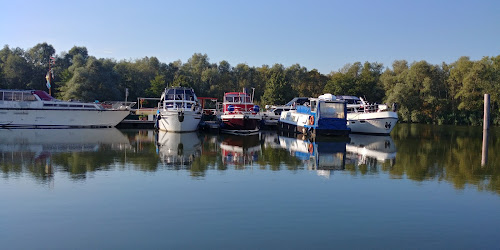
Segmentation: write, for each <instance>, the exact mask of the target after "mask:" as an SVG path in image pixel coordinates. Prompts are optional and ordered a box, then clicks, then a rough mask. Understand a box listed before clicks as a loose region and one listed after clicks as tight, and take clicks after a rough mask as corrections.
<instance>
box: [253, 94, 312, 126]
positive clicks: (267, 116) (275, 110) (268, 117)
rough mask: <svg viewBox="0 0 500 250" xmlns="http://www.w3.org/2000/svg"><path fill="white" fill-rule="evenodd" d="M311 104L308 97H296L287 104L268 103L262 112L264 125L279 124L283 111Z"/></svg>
mask: <svg viewBox="0 0 500 250" xmlns="http://www.w3.org/2000/svg"><path fill="white" fill-rule="evenodd" d="M306 103H307V104H309V98H308V97H295V98H293V99H292V100H291V101H289V102H288V103H286V104H285V105H271V106H270V105H266V106H265V108H266V109H265V111H263V112H261V113H262V125H263V126H268V127H273V126H277V125H278V121H279V119H280V116H281V112H283V111H289V110H293V109H295V107H296V106H297V105H304V104H306Z"/></svg>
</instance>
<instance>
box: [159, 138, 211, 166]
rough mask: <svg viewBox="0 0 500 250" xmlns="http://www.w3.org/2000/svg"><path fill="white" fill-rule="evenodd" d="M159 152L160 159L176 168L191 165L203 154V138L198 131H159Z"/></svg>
mask: <svg viewBox="0 0 500 250" xmlns="http://www.w3.org/2000/svg"><path fill="white" fill-rule="evenodd" d="M157 145H158V154H159V157H160V161H161V162H162V163H163V164H165V165H166V166H170V167H173V168H175V169H181V168H186V167H189V166H191V165H192V164H193V161H194V160H195V159H196V158H197V157H200V155H201V140H200V138H199V136H198V134H197V132H189V133H173V132H165V131H159V132H158V140H157Z"/></svg>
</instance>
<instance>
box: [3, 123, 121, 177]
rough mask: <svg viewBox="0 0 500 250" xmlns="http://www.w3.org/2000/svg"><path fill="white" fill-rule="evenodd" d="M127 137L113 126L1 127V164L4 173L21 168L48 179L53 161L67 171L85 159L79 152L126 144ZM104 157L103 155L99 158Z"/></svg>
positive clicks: (11, 172) (90, 152)
mask: <svg viewBox="0 0 500 250" xmlns="http://www.w3.org/2000/svg"><path fill="white" fill-rule="evenodd" d="M129 147H130V144H129V140H128V138H127V137H126V136H125V135H124V134H123V133H121V132H120V131H119V130H117V129H115V128H104V129H12V130H9V129H0V164H1V169H2V172H3V174H4V177H9V176H10V175H15V176H19V175H20V174H21V173H23V172H27V173H30V174H31V175H33V176H35V177H37V178H39V179H41V180H46V179H50V177H52V175H53V173H54V169H53V168H54V165H57V166H62V167H63V168H65V169H66V170H68V171H69V172H72V171H74V172H81V173H85V172H86V171H87V169H85V170H77V169H78V166H81V165H82V164H83V162H84V161H85V162H86V163H87V164H90V165H92V166H94V167H95V166H96V165H99V166H107V165H109V164H108V162H106V163H103V164H98V162H96V161H92V160H90V159H83V158H82V159H81V160H80V157H79V156H83V155H86V156H92V155H94V154H95V153H97V152H99V151H103V150H122V149H125V148H129ZM102 159H103V160H104V161H106V158H102Z"/></svg>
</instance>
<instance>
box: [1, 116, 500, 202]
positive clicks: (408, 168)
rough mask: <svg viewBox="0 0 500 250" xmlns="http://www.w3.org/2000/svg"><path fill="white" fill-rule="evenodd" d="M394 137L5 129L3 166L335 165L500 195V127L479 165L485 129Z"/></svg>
mask: <svg viewBox="0 0 500 250" xmlns="http://www.w3.org/2000/svg"><path fill="white" fill-rule="evenodd" d="M400 125H401V126H399V125H398V126H397V127H396V128H395V129H394V131H393V133H392V134H391V136H368V135H357V134H353V135H350V136H349V138H348V139H347V140H338V138H337V139H335V138H331V137H318V138H316V140H313V141H312V140H309V139H307V138H303V137H300V136H299V137H293V136H287V135H279V134H277V133H276V132H273V131H263V132H261V133H260V134H258V135H253V136H234V135H217V134H204V133H181V134H179V133H167V132H160V133H156V132H155V131H152V130H117V129H114V128H112V129H33V130H31V129H16V130H5V129H3V130H0V170H1V171H2V173H3V175H2V176H3V177H4V178H10V177H15V178H22V177H23V176H24V174H27V176H29V177H32V178H34V179H36V180H39V181H48V180H50V178H52V177H53V176H54V173H57V172H65V173H68V176H69V177H70V178H71V179H74V180H84V179H85V178H87V177H89V176H92V173H94V172H96V171H112V170H122V169H132V170H137V171H147V172H155V171H158V170H159V169H162V168H163V169H168V170H187V171H188V173H189V175H190V176H192V177H204V176H205V175H206V173H207V172H208V171H210V170H216V171H226V170H231V169H247V168H249V167H252V168H253V167H255V168H259V169H262V170H270V171H304V170H311V171H316V172H317V173H318V174H319V175H321V176H331V175H332V174H333V173H334V172H336V171H342V172H343V173H346V174H350V175H353V176H363V175H380V174H387V175H388V176H389V177H390V178H396V179H401V178H406V179H410V180H413V181H416V182H420V181H429V180H435V181H447V182H449V183H452V184H453V185H454V186H455V187H456V188H457V189H464V188H466V187H467V186H468V185H472V186H474V187H476V188H477V189H478V190H489V191H494V192H497V193H500V165H499V163H500V159H499V157H500V156H499V155H498V154H496V152H498V150H499V149H500V139H499V137H498V136H497V135H498V134H500V131H499V130H498V129H497V128H492V129H491V132H490V140H489V142H488V144H489V148H490V150H489V156H488V158H489V161H488V164H487V165H486V166H481V164H480V163H481V149H482V140H481V138H482V133H481V132H482V130H481V128H479V127H478V128H470V127H456V126H427V125H415V124H400Z"/></svg>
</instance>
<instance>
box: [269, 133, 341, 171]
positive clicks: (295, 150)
mask: <svg viewBox="0 0 500 250" xmlns="http://www.w3.org/2000/svg"><path fill="white" fill-rule="evenodd" d="M347 142H348V138H343V137H340V138H332V137H317V138H316V139H315V140H314V141H312V140H310V139H309V138H306V137H303V136H302V135H290V134H281V135H280V136H279V144H280V146H281V147H282V148H284V149H286V150H287V151H289V152H290V155H291V156H294V157H297V158H298V159H300V160H302V161H303V162H304V164H305V165H306V166H307V169H309V170H315V171H317V174H318V175H320V176H324V177H329V176H330V175H331V174H332V171H335V170H343V169H344V168H345V160H346V143H347Z"/></svg>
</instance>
